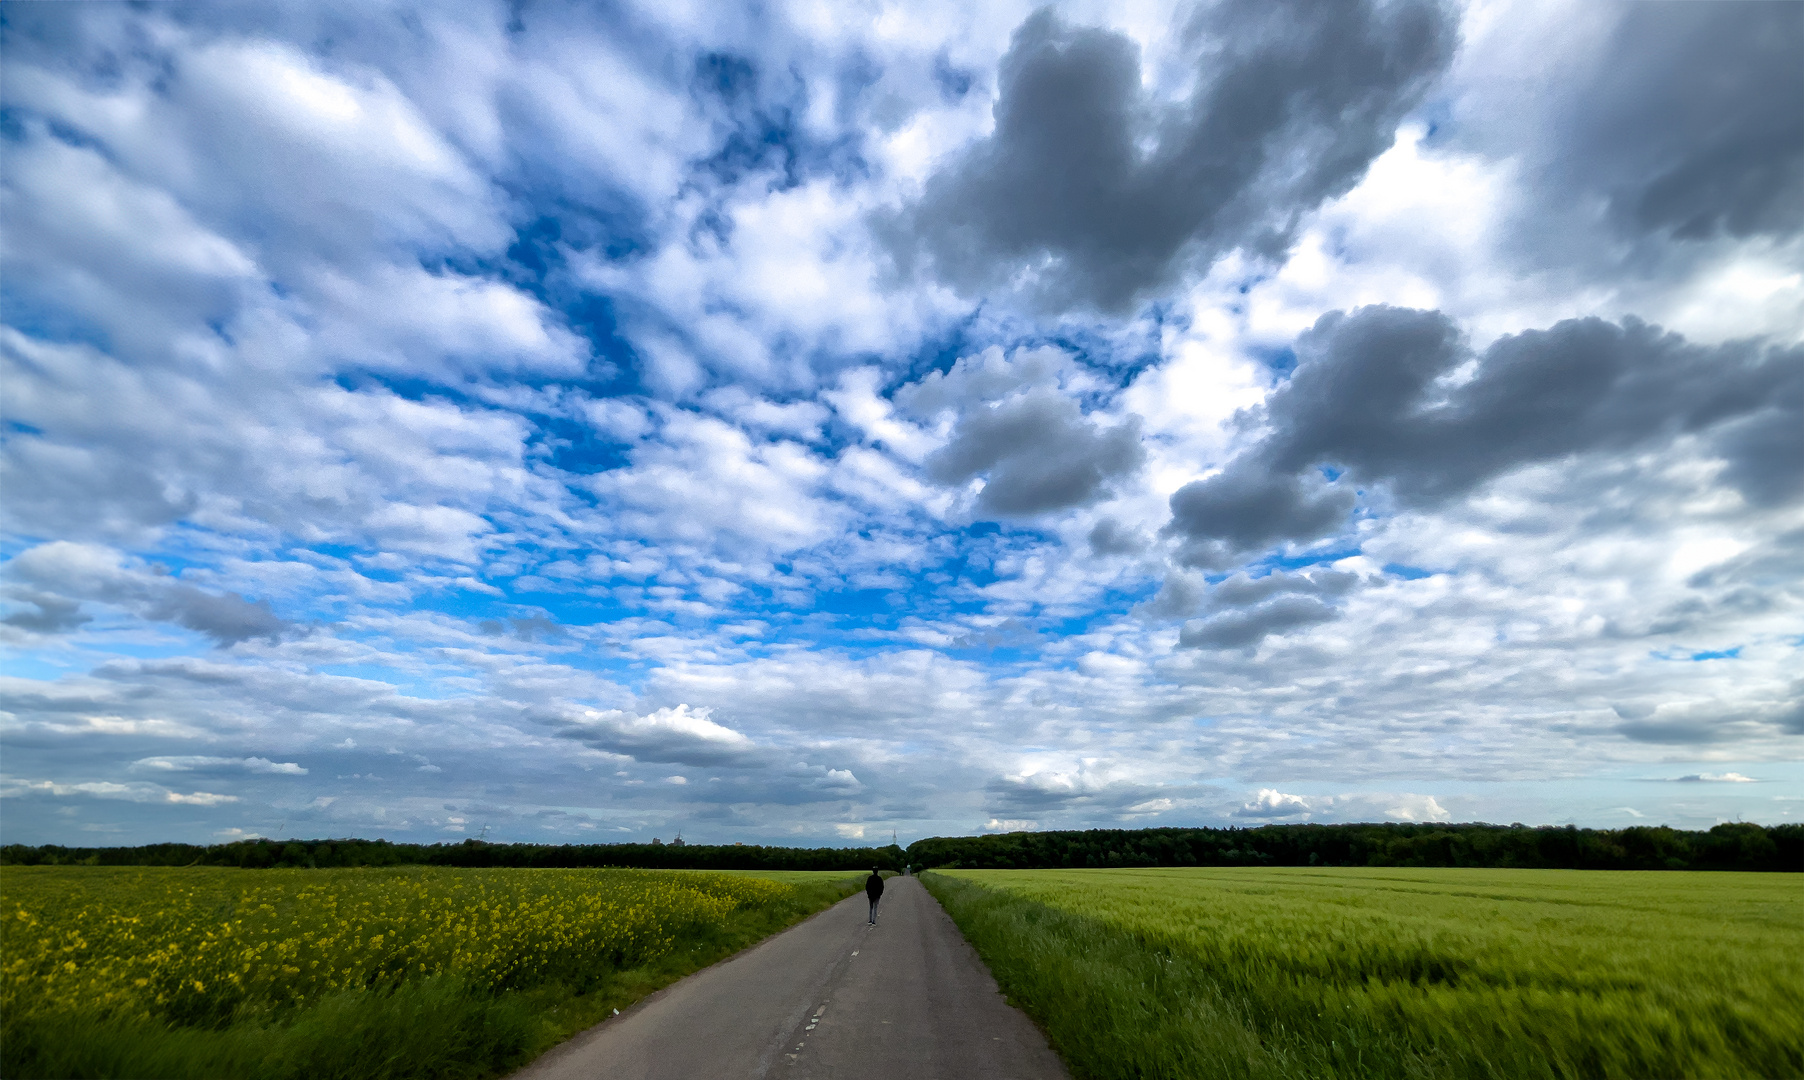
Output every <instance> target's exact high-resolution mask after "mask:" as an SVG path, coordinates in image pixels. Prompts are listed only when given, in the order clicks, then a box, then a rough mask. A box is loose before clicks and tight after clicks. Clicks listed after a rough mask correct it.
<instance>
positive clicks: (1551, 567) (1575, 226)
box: [0, 0, 1804, 845]
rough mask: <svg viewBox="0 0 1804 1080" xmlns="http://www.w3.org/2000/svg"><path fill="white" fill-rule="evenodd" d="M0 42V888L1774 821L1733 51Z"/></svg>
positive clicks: (1772, 335) (1644, 26) (1800, 173)
mask: <svg viewBox="0 0 1804 1080" xmlns="http://www.w3.org/2000/svg"><path fill="white" fill-rule="evenodd" d="M0 35H3V44H0V48H3V56H0V59H3V60H4V65H3V69H4V70H3V74H0V80H3V81H0V200H3V201H0V215H3V217H0V221H3V224H4V229H3V237H0V244H3V252H0V258H3V260H4V261H3V263H0V305H3V306H0V315H3V320H0V321H3V323H4V325H3V326H0V364H3V365H4V367H3V369H0V370H3V374H0V410H3V412H4V418H3V419H4V429H3V435H4V465H3V468H4V474H3V475H0V560H3V563H0V645H3V646H4V649H5V661H4V667H3V669H0V725H3V726H0V836H3V837H4V839H5V840H6V842H9V843H61V844H69V845H113V844H136V843H148V842H155V841H187V842H194V843H213V842H221V841H225V840H232V839H238V838H245V837H251V836H272V837H289V836H293V837H348V836H358V837H371V838H373V837H386V838H388V839H390V840H396V841H402V840H406V841H421V842H435V841H452V842H455V841H459V840H462V839H465V838H470V837H486V838H487V839H489V840H491V841H535V842H546V843H565V842H580V843H602V842H622V841H647V840H650V839H652V838H653V837H658V838H662V839H665V840H669V839H672V838H674V837H675V836H676V835H678V834H679V833H680V834H681V835H682V836H683V837H684V838H685V839H686V840H689V841H692V842H704V843H733V842H745V843H777V844H806V845H816V844H831V845H842V844H875V843H889V842H890V840H891V838H892V836H893V837H895V838H897V839H899V840H900V841H901V842H902V843H904V844H906V843H908V842H910V841H911V840H914V839H917V838H920V837H924V836H933V835H964V834H973V833H982V832H985V831H991V832H994V831H1012V830H1019V829H1054V828H1139V827H1150V826H1167V825H1183V826H1195V825H1206V826H1216V827H1220V826H1238V827H1248V826H1256V825H1261V824H1267V823H1273V822H1280V823H1295V822H1339V821H1403V822H1430V821H1490V822H1498V823H1506V824H1507V823H1511V822H1522V823H1526V824H1531V825H1538V824H1566V823H1576V824H1579V825H1583V826H1595V827H1624V826H1628V825H1636V824H1640V825H1655V824H1668V825H1672V826H1675V827H1681V828H1707V827H1709V826H1711V825H1714V824H1716V823H1718V822H1722V821H1734V820H1745V821H1757V822H1764V823H1777V822H1786V821H1797V820H1800V819H1801V818H1804V764H1801V762H1804V109H1800V108H1799V105H1798V103H1799V102H1801V101H1804V65H1800V64H1799V63H1798V62H1797V59H1798V57H1799V56H1800V55H1804V4H1799V3H1793V2H1785V0H1780V2H1751V3H1744V2H1737V0H1725V2H1715V3H1687V2H1649V3H1608V2H1604V3H1598V2H1590V0H1586V2H1573V3H1554V2H1539V0H1521V2H1516V0H1509V2H1504V0H1473V2H1470V3H1466V4H1464V5H1463V6H1461V5H1456V4H1451V3H1449V4H1442V3H1439V2H1436V0H1347V2H1345V3H1337V4H1334V5H1321V4H1316V3H1309V2H1304V0H1271V2H1266V3H1259V4H1243V3H1208V2H1204V3H1200V4H1169V3H1161V2H1156V0H1149V2H1144V3H1121V4H1103V3H1079V2H1073V3H1070V4H1065V5H1059V6H1053V7H1045V8H1036V7H1033V6H1029V5H1022V4H1015V3H1007V2H993V3H984V4H978V5H973V4H969V3H964V2H930V0H910V2H907V3H882V2H869V3H811V2H807V0H797V2H793V3H785V2H771V3H759V4H743V5H735V4H728V3H720V2H716V0H705V2H703V0H693V2H691V0H659V2H657V3H635V2H621V3H617V4H606V3H582V4H565V3H560V2H556V0H518V2H514V3H511V4H486V3H479V2H467V3H466V2H445V3H441V2H434V3H431V4H418V5H411V4H394V3H384V2H380V0H376V2H372V0H355V2H344V3H333V2H317V3H293V4H276V5H271V4H262V3H257V4H237V3H228V2H223V0H222V2H217V3H204V4H202V3H189V2H183V0H177V2H174V3H157V4H136V5H125V4H112V3H104V2H102V3H87V4H9V5H6V6H5V7H4V8H0Z"/></svg>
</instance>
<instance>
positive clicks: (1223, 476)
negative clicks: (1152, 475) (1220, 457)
mask: <svg viewBox="0 0 1804 1080" xmlns="http://www.w3.org/2000/svg"><path fill="white" fill-rule="evenodd" d="M1354 501H1355V500H1354V494H1353V491H1352V490H1351V489H1350V488H1349V487H1347V486H1345V485H1336V484H1332V483H1327V482H1324V481H1323V480H1322V479H1321V478H1320V477H1319V476H1286V475H1282V474H1276V473H1273V472H1271V471H1269V470H1266V469H1263V468H1260V467H1259V466H1257V465H1241V464H1240V463H1238V462H1237V463H1235V464H1234V465H1230V466H1229V467H1228V468H1227V469H1225V470H1223V471H1222V472H1220V473H1217V474H1216V475H1214V476H1212V477H1210V478H1208V479H1207V480H1196V481H1192V482H1191V483H1188V484H1185V485H1184V486H1183V487H1181V488H1179V489H1178V490H1177V491H1176V492H1174V493H1173V494H1172V496H1171V521H1170V523H1169V524H1167V525H1166V527H1165V531H1166V533H1167V534H1175V535H1177V536H1180V537H1183V538H1186V540H1187V541H1188V542H1187V543H1185V544H1184V546H1183V547H1182V548H1180V549H1179V552H1178V556H1177V557H1178V561H1179V562H1180V563H1183V564H1185V565H1188V566H1200V567H1207V568H1211V569H1217V568H1221V567H1225V566H1229V565H1232V564H1233V563H1234V562H1235V561H1236V560H1238V559H1239V558H1240V557H1241V556H1242V555H1243V554H1244V553H1246V552H1249V551H1254V550H1258V549H1261V548H1264V547H1266V546H1269V545H1271V544H1273V543H1276V542H1278V541H1280V540H1294V541H1308V540H1316V539H1319V538H1321V537H1324V536H1329V535H1332V534H1333V533H1335V532H1337V531H1339V530H1340V529H1341V528H1342V527H1344V526H1345V524H1346V521H1347V515H1348V514H1349V513H1350V512H1352V510H1353V504H1354Z"/></svg>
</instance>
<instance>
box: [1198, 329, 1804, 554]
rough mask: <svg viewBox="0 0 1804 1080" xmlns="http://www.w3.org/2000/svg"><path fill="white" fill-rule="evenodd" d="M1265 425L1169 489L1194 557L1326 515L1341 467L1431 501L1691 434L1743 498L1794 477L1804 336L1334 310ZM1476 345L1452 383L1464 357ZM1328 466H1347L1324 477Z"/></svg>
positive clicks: (1293, 536) (1334, 502)
mask: <svg viewBox="0 0 1804 1080" xmlns="http://www.w3.org/2000/svg"><path fill="white" fill-rule="evenodd" d="M1296 353H1297V358H1298V362H1297V368H1296V371H1295V374H1294V375H1293V376H1292V377H1291V378H1290V380H1289V381H1288V382H1287V383H1285V384H1284V385H1283V386H1282V387H1280V388H1279V389H1278V390H1276V391H1274V392H1273V393H1272V395H1271V396H1270V397H1269V398H1268V399H1267V401H1266V404H1265V407H1264V410H1263V413H1262V416H1261V419H1263V420H1264V422H1265V423H1266V424H1267V425H1268V426H1269V432H1268V434H1267V435H1266V436H1265V437H1264V438H1263V439H1262V440H1261V441H1260V442H1259V443H1258V444H1257V445H1256V446H1255V447H1254V448H1253V449H1251V450H1250V451H1249V452H1247V453H1246V454H1245V455H1243V456H1242V457H1241V458H1239V459H1236V460H1235V461H1234V462H1232V463H1231V464H1230V465H1229V466H1228V468H1227V469H1225V470H1224V471H1223V472H1222V473H1220V474H1219V475H1217V476H1215V477H1211V478H1210V479H1208V480H1202V481H1197V482H1195V483H1192V484H1189V485H1186V486H1185V487H1183V488H1181V489H1179V491H1178V492H1177V493H1176V494H1174V495H1173V496H1172V500H1171V507H1172V521H1171V524H1170V525H1169V526H1168V531H1169V532H1172V533H1175V534H1177V535H1179V536H1181V537H1183V538H1184V539H1185V541H1186V547H1185V548H1184V549H1183V552H1184V553H1188V554H1184V555H1181V557H1185V558H1186V559H1187V561H1190V562H1192V563H1194V564H1198V565H1207V560H1208V559H1209V558H1219V557H1220V556H1221V554H1222V552H1223V551H1224V550H1226V549H1234V550H1243V551H1244V550H1252V549H1256V548H1258V547H1261V546H1263V545H1265V544H1269V543H1272V542H1275V541H1278V540H1310V539H1315V538H1317V537H1320V536H1324V535H1328V534H1330V533H1332V532H1334V531H1335V530H1336V529H1337V528H1338V526H1339V525H1340V524H1341V523H1342V522H1343V521H1344V520H1345V514H1346V512H1347V510H1349V509H1350V508H1351V506H1352V504H1353V501H1354V497H1353V492H1352V490H1351V489H1350V484H1351V483H1359V484H1361V485H1377V484H1382V485H1384V486H1386V487H1387V488H1388V489H1389V490H1390V492H1392V494H1393V495H1394V496H1395V497H1396V498H1398V499H1399V500H1400V501H1401V502H1402V503H1404V504H1405V505H1415V506H1432V505H1436V504H1439V503H1442V502H1445V501H1446V500H1448V499H1452V498H1455V497H1458V496H1460V495H1464V494H1466V493H1468V492H1470V491H1471V490H1473V489H1474V488H1476V487H1478V486H1479V485H1481V484H1483V483H1485V482H1486V481H1489V480H1492V479H1494V478H1496V477H1498V476H1501V475H1503V474H1504V473H1506V472H1509V471H1510V470H1512V469H1516V468H1519V467H1522V466H1525V465H1530V464H1535V463H1540V462H1550V461H1558V460H1562V459H1565V458H1569V457H1571V456H1573V455H1579V454H1587V453H1623V452H1627V451H1630V450H1633V449H1635V448H1637V447H1641V446H1645V445H1649V444H1654V443H1659V442H1670V441H1672V440H1673V439H1675V438H1677V437H1679V436H1682V435H1699V436H1702V437H1703V438H1704V440H1705V441H1706V444H1707V446H1708V447H1709V448H1710V449H1711V450H1712V451H1713V452H1714V453H1715V454H1717V455H1719V456H1720V457H1721V458H1722V459H1723V460H1724V461H1725V463H1726V468H1725V469H1724V472H1723V478H1724V479H1725V480H1726V481H1727V482H1728V483H1729V484H1732V485H1733V486H1735V487H1736V488H1737V489H1738V490H1739V491H1740V492H1741V494H1742V495H1743V497H1745V498H1746V499H1747V500H1748V501H1749V502H1751V503H1755V504H1758V505H1774V504H1779V503H1783V502H1788V501H1790V500H1793V499H1795V498H1797V497H1798V496H1799V495H1800V494H1804V347H1800V346H1795V345H1794V346H1779V345H1771V344H1766V343H1762V342H1758V341H1737V342H1729V343H1726V344H1722V345H1716V346H1701V345H1695V344H1692V343H1690V342H1688V341H1686V340H1685V339H1684V338H1682V337H1680V336H1678V335H1676V334H1671V333H1667V332H1665V331H1663V330H1661V329H1660V328H1658V327H1655V326H1650V325H1648V324H1646V323H1643V322H1640V321H1638V320H1635V319H1632V318H1631V319H1627V320H1625V321H1624V322H1622V323H1621V324H1616V323H1611V322H1606V321H1604V320H1602V319H1597V318H1586V319H1569V320H1567V321H1565V322H1561V323H1558V324H1556V325H1555V326H1553V327H1551V328H1549V329H1547V330H1532V331H1527V332H1524V333H1520V334H1514V335H1510V336H1507V337H1504V338H1500V339H1499V340H1498V341H1496V342H1495V343H1493V344H1492V345H1491V346H1490V347H1489V348H1487V349H1486V350H1485V351H1484V352H1483V354H1481V355H1479V356H1476V357H1474V356H1473V355H1472V354H1471V353H1470V351H1469V350H1468V349H1466V348H1465V347H1464V346H1463V345H1462V344H1461V342H1460V337H1459V333H1458V330H1457V328H1456V327H1455V326H1454V324H1453V322H1452V320H1451V319H1449V318H1448V317H1447V316H1446V315H1444V314H1442V313H1440V312H1438V311H1411V310H1404V309H1399V308H1390V307H1368V308H1361V309H1359V310H1357V311H1355V312H1352V313H1351V314H1348V313H1344V312H1331V313H1329V314H1327V315H1324V316H1322V318H1321V319H1320V320H1318V321H1317V323H1316V324H1315V326H1314V327H1313V328H1312V329H1310V330H1309V331H1308V332H1307V333H1305V334H1303V335H1302V337H1300V338H1299V339H1298V340H1297V345H1296ZM1469 360H1471V361H1475V363H1474V369H1473V373H1472V375H1471V377H1470V378H1469V379H1466V380H1465V381H1463V382H1461V381H1458V377H1459V376H1462V375H1463V372H1461V371H1460V370H1459V369H1461V368H1462V366H1463V365H1464V364H1466V363H1467V362H1468V361H1469ZM1323 467H1328V468H1331V469H1333V470H1340V471H1344V472H1345V473H1346V474H1348V475H1346V476H1343V477H1342V478H1340V479H1338V480H1337V481H1336V482H1334V483H1328V482H1326V481H1325V480H1324V479H1323V473H1322V472H1321V471H1320V470H1321V469H1322V468H1323Z"/></svg>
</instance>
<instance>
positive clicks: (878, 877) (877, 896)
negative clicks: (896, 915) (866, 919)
mask: <svg viewBox="0 0 1804 1080" xmlns="http://www.w3.org/2000/svg"><path fill="white" fill-rule="evenodd" d="M864 894H865V895H866V896H868V897H870V898H871V925H872V926H876V925H877V901H879V900H881V899H883V875H882V874H879V873H878V872H877V871H876V869H875V868H873V869H872V870H871V876H870V877H868V878H865V879H864Z"/></svg>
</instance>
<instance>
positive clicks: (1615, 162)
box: [1550, 0, 1804, 241]
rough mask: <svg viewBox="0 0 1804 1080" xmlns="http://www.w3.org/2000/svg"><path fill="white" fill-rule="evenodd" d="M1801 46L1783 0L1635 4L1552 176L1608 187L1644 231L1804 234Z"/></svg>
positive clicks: (1612, 215) (1617, 208)
mask: <svg viewBox="0 0 1804 1080" xmlns="http://www.w3.org/2000/svg"><path fill="white" fill-rule="evenodd" d="M1801 52H1804V23H1800V21H1799V20H1798V19H1797V17H1796V13H1795V12H1793V11H1791V10H1789V9H1787V8H1785V7H1783V6H1775V5H1771V4H1764V3H1758V2H1747V0H1740V2H1736V0H1731V2H1729V3H1724V4H1716V5H1712V6H1710V7H1707V8H1706V7H1699V6H1696V5H1688V4H1633V5H1628V6H1626V7H1624V8H1623V9H1622V18H1621V22H1620V23H1619V24H1618V25H1617V26H1616V28H1615V30H1614V32H1613V33H1612V34H1610V36H1609V37H1608V39H1607V41H1606V43H1605V45H1604V48H1603V49H1602V50H1601V51H1600V53H1599V55H1598V57H1597V61H1596V74H1595V75H1594V76H1593V78H1592V80H1591V82H1590V84H1589V85H1588V86H1585V87H1584V88H1582V89H1581V90H1579V91H1578V92H1577V106H1576V107H1575V108H1574V110H1573V115H1572V116H1571V118H1570V119H1569V120H1568V121H1567V123H1568V124H1569V125H1570V127H1569V129H1568V130H1567V131H1564V132H1562V133H1561V134H1562V136H1563V138H1562V142H1563V144H1564V145H1566V146H1569V147H1571V148H1573V150H1572V152H1571V153H1570V154H1568V155H1567V156H1566V157H1565V159H1564V160H1562V161H1561V162H1560V163H1559V164H1558V165H1557V166H1556V167H1555V169H1554V170H1553V176H1552V177H1551V178H1550V179H1551V180H1552V182H1553V183H1554V184H1557V185H1559V186H1562V187H1566V188H1568V191H1567V193H1566V197H1567V198H1572V197H1573V196H1574V195H1576V194H1577V193H1578V192H1583V193H1584V194H1585V195H1601V196H1602V197H1603V198H1604V199H1606V200H1607V205H1608V208H1609V219H1610V221H1611V223H1612V224H1613V225H1614V226H1615V227H1616V228H1617V229H1619V230H1621V231H1623V232H1625V233H1627V234H1629V235H1632V236H1642V235H1647V234H1657V235H1664V236H1670V237H1672V238H1674V239H1677V240H1680V241H1686V240H1690V241H1698V240H1706V239H1710V238H1713V237H1717V236H1730V237H1736V238H1743V237H1751V236H1762V235H1764V236H1775V237H1784V236H1793V235H1796V234H1797V233H1798V232H1799V231H1800V230H1804V116H1800V114H1799V111H1798V110H1797V109H1795V108H1791V107H1789V105H1788V103H1789V102H1794V101H1797V100H1799V99H1800V98H1804V71H1801V70H1800V68H1799V65H1798V64H1797V63H1796V60H1797V57H1798V56H1799V55H1800V53H1801ZM1730 70H1733V72H1734V77H1732V78H1728V77H1724V73H1725V72H1727V71H1730ZM1573 189H1576V191H1575V190H1573Z"/></svg>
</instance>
